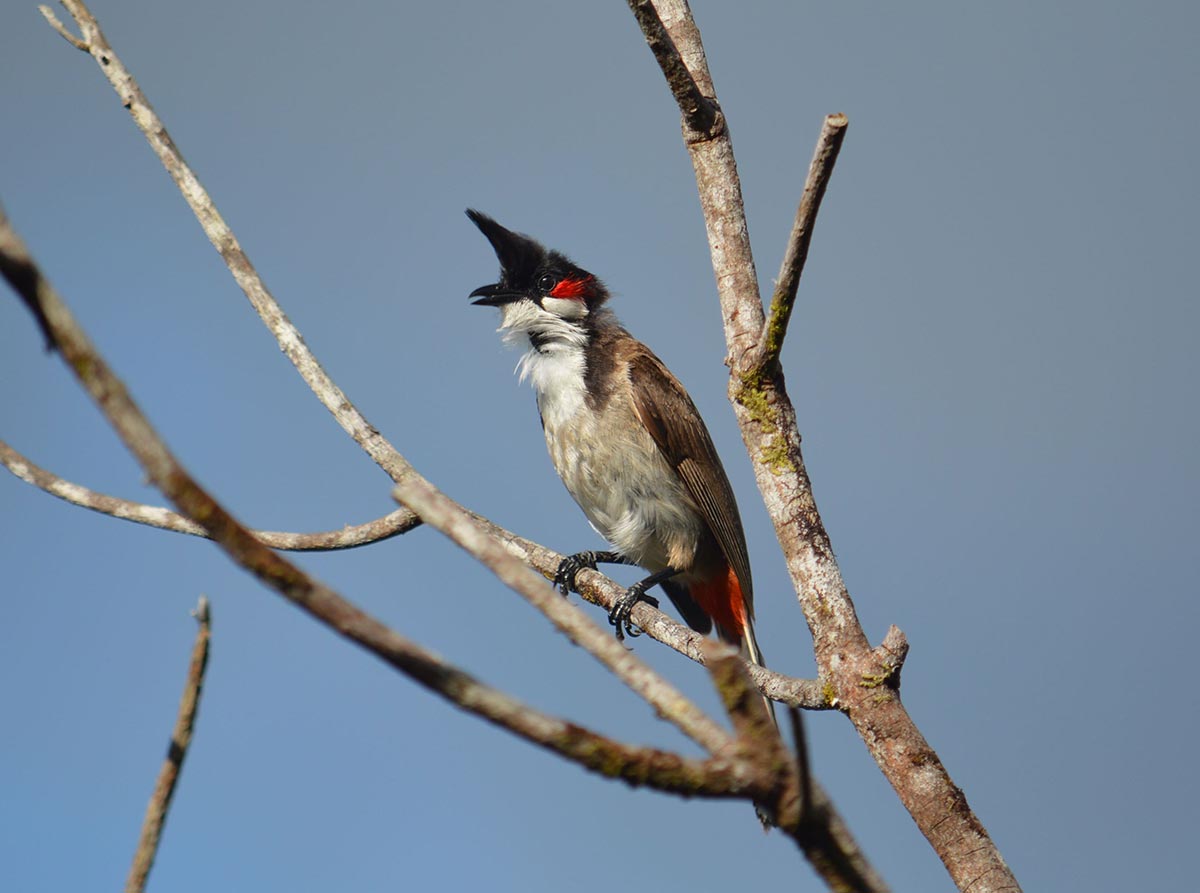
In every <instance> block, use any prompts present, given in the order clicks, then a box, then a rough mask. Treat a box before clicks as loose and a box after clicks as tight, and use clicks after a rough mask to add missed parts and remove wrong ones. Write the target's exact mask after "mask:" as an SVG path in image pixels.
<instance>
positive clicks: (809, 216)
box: [747, 114, 850, 370]
mask: <svg viewBox="0 0 1200 893" xmlns="http://www.w3.org/2000/svg"><path fill="white" fill-rule="evenodd" d="M849 123H850V122H849V120H848V119H847V118H846V116H845V115H841V114H838V115H827V116H826V117H825V124H824V125H823V126H822V127H821V135H820V136H819V137H818V138H817V148H816V151H814V152H813V157H812V161H811V162H810V163H809V166H808V177H807V178H806V179H805V181H804V191H803V192H802V193H801V194H800V205H799V207H797V208H796V220H795V222H794V223H793V224H792V232H791V234H790V235H789V236H788V244H787V249H786V250H785V251H784V254H783V263H782V265H781V266H780V268H779V278H778V279H777V280H775V292H774V294H772V295H771V313H770V318H769V319H768V320H767V323H766V325H765V326H764V327H763V333H762V341H761V343H760V347H759V353H758V356H755V357H753V358H750V359H748V360H747V365H748V367H749V368H750V369H755V368H757V369H760V370H761V369H763V368H766V367H768V366H771V365H773V364H775V363H776V362H778V360H779V352H780V351H781V350H782V349H783V339H784V338H785V337H786V336H787V326H788V320H789V319H791V316H792V307H793V306H794V305H795V303H796V291H797V290H798V289H799V287H800V276H801V274H802V273H803V272H804V262H805V261H806V260H808V248H809V246H810V245H811V244H812V235H813V227H814V226H815V225H816V222H817V212H818V211H820V210H821V199H823V198H824V197H825V189H826V187H828V186H829V178H830V177H832V176H833V166H834V164H836V163H837V157H838V153H839V152H840V151H841V150H842V141H843V140H844V139H845V138H846V127H847V126H848V125H849Z"/></svg>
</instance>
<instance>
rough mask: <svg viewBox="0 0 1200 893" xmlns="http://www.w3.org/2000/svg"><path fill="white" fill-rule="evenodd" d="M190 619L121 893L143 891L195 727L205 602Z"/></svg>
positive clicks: (208, 624)
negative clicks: (184, 663) (157, 764)
mask: <svg viewBox="0 0 1200 893" xmlns="http://www.w3.org/2000/svg"><path fill="white" fill-rule="evenodd" d="M192 616H193V617H195V618H196V622H197V623H198V624H199V625H200V628H199V629H198V630H197V631H196V644H195V645H193V646H192V660H191V663H190V664H189V665H188V675H187V682H186V683H184V686H183V698H182V699H181V700H180V702H179V715H178V716H177V717H176V719H175V729H174V731H172V732H171V746H170V747H169V748H167V758H166V760H165V761H164V762H163V765H162V769H160V770H159V772H158V780H157V781H156V782H155V783H154V793H153V794H152V795H151V796H150V803H149V804H148V805H147V806H146V817H145V818H144V819H143V820H142V833H141V837H140V838H139V839H138V845H137V850H136V851H135V852H134V854H133V865H131V866H130V868H129V877H128V879H126V881H125V893H141V891H143V890H145V889H146V878H147V877H148V876H149V874H150V869H151V867H153V865H154V857H155V856H156V855H157V854H158V841H159V838H160V837H161V836H162V829H163V825H164V824H165V823H166V821H167V811H168V810H169V809H170V808H171V797H172V796H173V795H174V794H175V784H176V783H177V782H178V781H179V773H180V772H181V771H182V770H183V760H184V758H185V757H186V756H187V752H188V747H189V746H190V745H191V743H192V731H193V730H194V729H195V727H196V712H197V711H198V710H199V709H200V693H201V691H202V690H203V688H204V671H205V669H207V667H208V642H209V638H210V633H211V628H212V620H211V616H210V614H209V608H208V599H207V598H205V597H204V596H200V602H199V603H198V604H197V605H196V609H195V610H194V611H192Z"/></svg>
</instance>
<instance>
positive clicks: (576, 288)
mask: <svg viewBox="0 0 1200 893" xmlns="http://www.w3.org/2000/svg"><path fill="white" fill-rule="evenodd" d="M592 278H593V277H591V276H587V277H585V278H583V279H564V280H562V281H561V282H559V283H558V285H556V286H554V288H552V289H550V297H552V298H574V299H576V300H582V299H583V297H584V296H585V295H586V294H587V293H588V287H589V286H590V285H591V282H592Z"/></svg>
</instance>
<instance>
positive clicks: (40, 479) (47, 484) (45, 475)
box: [0, 440, 421, 552]
mask: <svg viewBox="0 0 1200 893" xmlns="http://www.w3.org/2000/svg"><path fill="white" fill-rule="evenodd" d="M0 465H3V466H4V467H5V468H7V469H8V470H9V471H11V472H12V473H13V474H14V475H16V476H17V477H19V478H20V479H21V480H23V481H25V483H27V484H33V486H35V487H38V488H40V489H42V490H45V491H46V492H47V493H49V494H50V495H51V496H57V497H58V498H59V499H62V500H64V501H66V502H69V503H71V504H72V505H77V506H80V507H82V508H85V509H90V510H91V511H94V512H100V513H101V514H103V515H112V517H114V518H120V519H121V520H123V521H133V522H134V523H136V524H145V525H147V526H149V527H157V528H159V529H160V530H170V531H172V532H174V533H186V534H188V535H190V536H199V537H204V538H206V539H207V538H208V533H207V531H205V529H204V528H203V527H201V526H200V525H199V524H197V523H195V522H194V521H189V520H188V519H187V518H185V517H184V516H183V515H180V514H178V513H176V512H173V511H171V510H170V509H167V508H162V507H160V506H155V505H143V504H142V503H140V502H130V501H129V500H127V499H119V498H117V497H116V496H108V495H107V494H104V493H97V492H96V491H95V490H89V489H88V488H87V487H81V486H80V485H79V484H73V483H71V482H70V481H67V480H63V479H62V478H60V477H58V476H57V475H55V474H52V473H51V472H49V471H46V469H44V468H39V467H38V466H37V465H35V464H34V463H32V462H30V461H29V459H27V458H25V457H24V456H22V455H21V454H20V453H18V452H17V451H16V450H14V449H13V448H12V447H11V446H9V445H8V444H7V443H5V442H4V441H3V440H0ZM420 523H421V520H420V519H419V518H418V517H417V516H416V515H414V514H413V513H412V512H410V511H408V510H406V509H399V510H397V511H394V512H390V513H389V514H386V515H384V516H383V517H382V518H376V519H375V520H374V521H367V522H366V523H365V524H355V525H347V526H346V527H343V528H341V529H340V530H327V531H322V532H321V533H283V532H279V531H274V530H251V531H250V533H251V535H253V536H254V537H255V538H256V539H258V540H259V541H260V542H262V543H264V544H266V545H268V546H270V547H271V548H272V549H282V550H283V551H285V552H330V551H334V550H337V549H354V548H357V547H359V546H366V545H370V544H371V543H378V542H382V541H383V540H386V539H391V538H392V537H394V536H399V535H400V534H402V533H407V532H408V531H410V530H412V529H413V528H414V527H416V526H418V525H419V524H420Z"/></svg>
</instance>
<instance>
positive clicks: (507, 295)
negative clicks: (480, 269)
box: [467, 282, 525, 307]
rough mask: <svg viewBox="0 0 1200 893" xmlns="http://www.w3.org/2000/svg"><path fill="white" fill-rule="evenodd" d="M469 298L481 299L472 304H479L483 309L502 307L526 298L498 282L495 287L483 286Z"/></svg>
mask: <svg viewBox="0 0 1200 893" xmlns="http://www.w3.org/2000/svg"><path fill="white" fill-rule="evenodd" d="M467 297H468V298H478V299H479V300H477V301H472V302H471V303H472V304H479V305H480V306H482V307H500V306H502V305H504V304H511V303H512V302H513V301H519V300H521V298H523V297H525V296H524V295H523V294H520V293H519V292H515V291H513V290H512V289H511V288H505V287H504V286H503V285H501V284H500V283H498V282H497V283H496V284H495V285H481V286H479V288H477V289H475V291H473V292H471V293H470V294H469V295H467Z"/></svg>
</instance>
